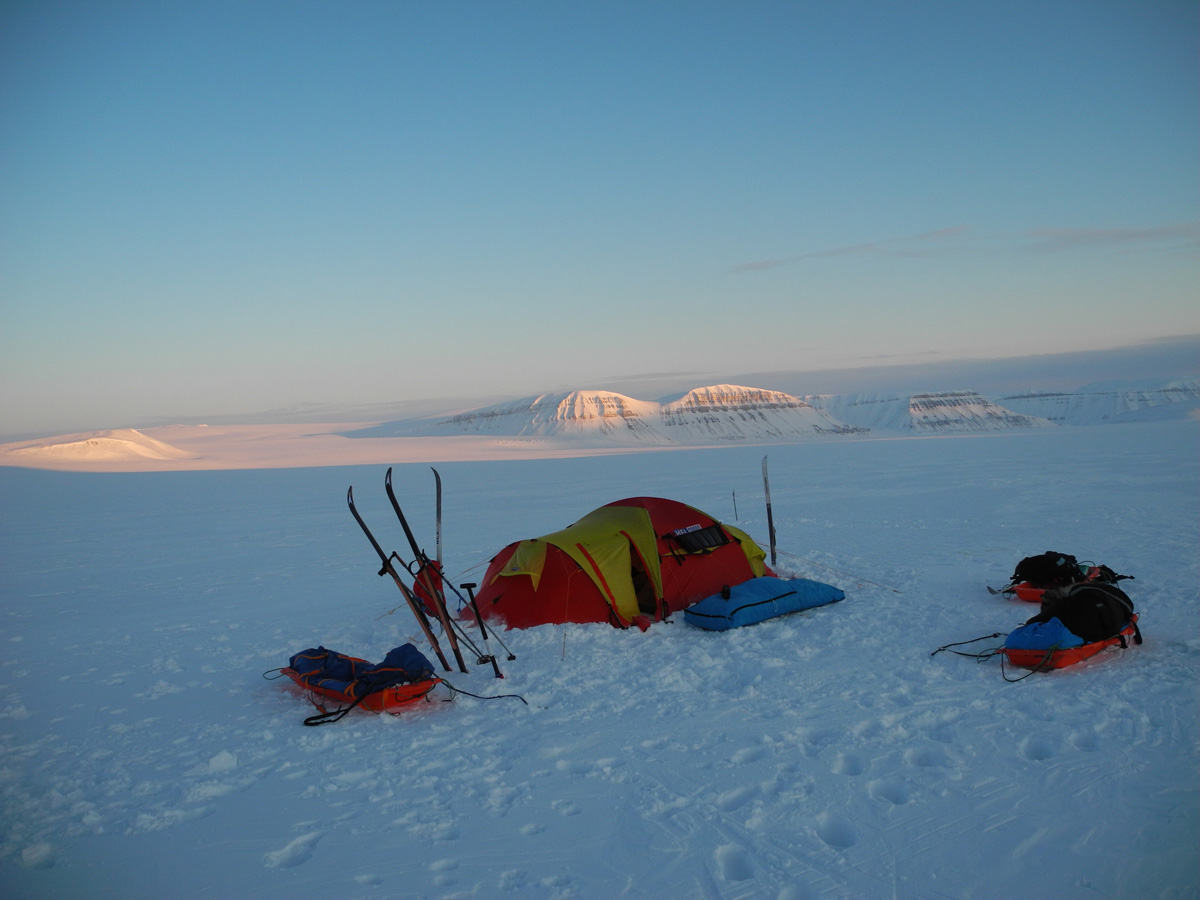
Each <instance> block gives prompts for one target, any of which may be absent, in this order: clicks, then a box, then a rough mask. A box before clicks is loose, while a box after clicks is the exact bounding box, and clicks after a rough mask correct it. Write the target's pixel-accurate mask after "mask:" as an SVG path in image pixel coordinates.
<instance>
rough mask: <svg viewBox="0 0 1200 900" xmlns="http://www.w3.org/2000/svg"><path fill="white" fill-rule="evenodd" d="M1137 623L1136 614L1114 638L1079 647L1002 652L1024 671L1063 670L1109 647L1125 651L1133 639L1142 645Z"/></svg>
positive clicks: (1005, 648)
mask: <svg viewBox="0 0 1200 900" xmlns="http://www.w3.org/2000/svg"><path fill="white" fill-rule="evenodd" d="M1137 621H1138V617H1137V613H1134V614H1133V618H1131V619H1130V620H1129V624H1127V625H1126V626H1125V627H1124V628H1122V629H1121V631H1120V632H1119V633H1117V634H1116V635H1114V636H1113V637H1110V638H1105V639H1104V640H1102V641H1093V642H1092V643H1090V644H1081V645H1080V646H1078V647H1067V648H1064V649H1061V650H1054V649H1051V650H1027V649H1018V648H1015V647H1002V648H1001V649H1000V652H1001V653H1003V654H1004V657H1005V659H1006V660H1007V661H1008V662H1009V663H1011V664H1012V665H1014V666H1019V667H1020V668H1023V669H1038V670H1045V669H1063V668H1066V667H1067V666H1073V665H1075V664H1076V663H1080V662H1083V661H1084V660H1085V659H1089V658H1090V657H1093V656H1095V655H1096V654H1097V653H1099V652H1100V651H1102V650H1107V649H1108V648H1109V647H1118V646H1119V647H1120V648H1121V649H1122V650H1124V649H1125V648H1126V647H1127V646H1129V641H1130V640H1131V639H1132V640H1133V642H1134V643H1137V644H1140V643H1141V642H1142V639H1141V634H1140V633H1139V632H1138V627H1137Z"/></svg>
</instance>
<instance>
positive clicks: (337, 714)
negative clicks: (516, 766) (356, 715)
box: [304, 691, 375, 725]
mask: <svg viewBox="0 0 1200 900" xmlns="http://www.w3.org/2000/svg"><path fill="white" fill-rule="evenodd" d="M373 693H375V692H374V691H368V692H367V693H365V694H363V695H362V696H361V697H359V698H358V699H357V700H355V701H354V702H353V703H351V704H350V705H349V706H344V707H342V708H341V709H335V710H333V712H326V711H325V709H324V707H321V706H318V707H317V709H319V710H321V711H320V712H319V713H317V714H316V715H315V716H309V717H308V718H307V719H305V720H304V724H305V725H327V724H328V723H330V722H336V721H338V720H339V719H341V718H342V717H343V716H345V715H346V714H347V713H349V712H350V710H352V709H354V707H356V706H358V704H360V703H362V702H363V701H364V700H366V699H367V698H368V697H370V696H371V694H373Z"/></svg>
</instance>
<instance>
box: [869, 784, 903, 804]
mask: <svg viewBox="0 0 1200 900" xmlns="http://www.w3.org/2000/svg"><path fill="white" fill-rule="evenodd" d="M867 791H868V792H869V793H870V795H871V796H872V797H874V798H875V799H876V800H884V801H886V802H888V803H890V804H892V805H893V806H903V805H904V804H905V803H907V802H908V800H909V793H908V786H907V785H905V784H904V782H902V781H890V780H887V779H880V780H879V781H872V782H871V783H870V784H868V785H867Z"/></svg>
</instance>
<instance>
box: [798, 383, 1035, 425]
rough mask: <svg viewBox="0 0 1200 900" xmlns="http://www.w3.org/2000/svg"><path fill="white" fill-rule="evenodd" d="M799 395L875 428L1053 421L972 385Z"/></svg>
mask: <svg viewBox="0 0 1200 900" xmlns="http://www.w3.org/2000/svg"><path fill="white" fill-rule="evenodd" d="M805 399H806V400H808V401H809V402H810V403H812V404H813V405H814V406H815V407H817V408H818V409H821V410H824V411H825V412H827V413H828V414H829V415H831V416H833V417H835V418H837V419H839V420H841V421H843V422H849V423H852V424H854V425H857V426H859V427H861V428H868V429H870V430H871V431H879V432H917V433H924V434H929V433H935V432H946V433H950V432H953V433H965V432H972V431H1003V430H1007V429H1012V428H1022V429H1023V428H1044V427H1046V426H1049V425H1052V424H1053V423H1052V422H1048V421H1047V420H1045V419H1043V418H1039V417H1036V416H1029V415H1023V414H1021V413H1017V412H1014V411H1013V410H1011V409H1008V408H1006V407H1004V406H1000V405H998V404H996V403H993V402H992V401H990V400H987V399H985V398H984V397H981V396H980V395H979V394H976V393H974V392H973V391H944V392H940V393H933V394H913V395H912V396H904V395H896V394H840V395H815V396H810V397H806V398H805Z"/></svg>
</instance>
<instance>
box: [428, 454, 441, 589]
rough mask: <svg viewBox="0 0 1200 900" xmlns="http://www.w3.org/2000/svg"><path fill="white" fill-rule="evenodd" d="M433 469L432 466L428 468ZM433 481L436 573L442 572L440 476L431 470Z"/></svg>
mask: <svg viewBox="0 0 1200 900" xmlns="http://www.w3.org/2000/svg"><path fill="white" fill-rule="evenodd" d="M430 468H431V469H433V466H430ZM433 481H434V484H435V485H436V490H435V491H434V508H435V513H434V527H435V529H436V531H435V534H436V536H437V565H438V571H439V572H440V571H442V476H441V475H439V474H438V470H437V469H433Z"/></svg>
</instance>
